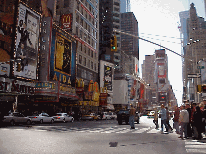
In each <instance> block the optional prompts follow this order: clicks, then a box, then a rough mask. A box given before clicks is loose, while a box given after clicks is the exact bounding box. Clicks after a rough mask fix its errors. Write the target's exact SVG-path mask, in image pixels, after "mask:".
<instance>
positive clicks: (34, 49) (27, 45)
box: [14, 3, 40, 79]
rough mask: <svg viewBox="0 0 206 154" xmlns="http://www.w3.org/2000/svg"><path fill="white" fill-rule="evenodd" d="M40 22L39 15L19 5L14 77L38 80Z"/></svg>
mask: <svg viewBox="0 0 206 154" xmlns="http://www.w3.org/2000/svg"><path fill="white" fill-rule="evenodd" d="M39 22H40V15H39V14H37V13H35V12H34V11H32V10H31V9H29V8H27V7H26V6H24V5H23V4H21V3H20V4H19V14H18V21H17V32H16V52H15V53H14V57H15V64H14V65H15V66H14V76H19V77H23V78H29V79H36V69H37V55H38V47H39ZM17 66H18V67H17ZM19 66H20V67H19Z"/></svg>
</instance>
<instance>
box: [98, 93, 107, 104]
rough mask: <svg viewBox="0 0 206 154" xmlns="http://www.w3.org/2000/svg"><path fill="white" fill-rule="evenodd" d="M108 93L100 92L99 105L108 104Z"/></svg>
mask: <svg viewBox="0 0 206 154" xmlns="http://www.w3.org/2000/svg"><path fill="white" fill-rule="evenodd" d="M107 96H108V94H107V93H100V95H99V105H102V106H106V105H107Z"/></svg>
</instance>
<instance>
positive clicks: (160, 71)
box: [157, 63, 166, 78]
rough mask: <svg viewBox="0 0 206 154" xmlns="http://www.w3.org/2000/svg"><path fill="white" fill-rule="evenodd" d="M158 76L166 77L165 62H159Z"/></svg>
mask: <svg viewBox="0 0 206 154" xmlns="http://www.w3.org/2000/svg"><path fill="white" fill-rule="evenodd" d="M157 67H158V78H166V70H165V63H157Z"/></svg>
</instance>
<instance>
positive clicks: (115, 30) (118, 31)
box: [113, 29, 193, 61]
mask: <svg viewBox="0 0 206 154" xmlns="http://www.w3.org/2000/svg"><path fill="white" fill-rule="evenodd" d="M113 31H114V32H116V33H121V34H124V35H128V36H132V37H135V38H137V39H140V40H143V41H145V42H148V43H152V44H154V45H157V46H159V47H161V48H164V49H166V50H168V51H170V52H172V53H174V54H176V55H178V56H180V57H182V58H185V59H188V60H190V61H193V60H192V59H189V58H187V57H185V56H183V55H181V54H179V53H177V52H175V51H173V50H171V49H169V48H167V47H165V46H162V45H160V44H158V43H155V42H152V41H149V40H147V39H144V38H141V37H139V36H135V35H132V34H129V33H126V32H122V31H120V30H117V29H114V30H113Z"/></svg>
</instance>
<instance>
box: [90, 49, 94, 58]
mask: <svg viewBox="0 0 206 154" xmlns="http://www.w3.org/2000/svg"><path fill="white" fill-rule="evenodd" d="M93 52H94V51H92V50H91V57H92V58H93Z"/></svg>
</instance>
